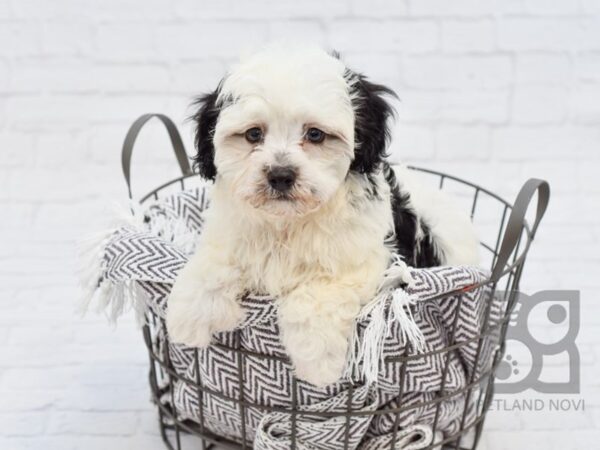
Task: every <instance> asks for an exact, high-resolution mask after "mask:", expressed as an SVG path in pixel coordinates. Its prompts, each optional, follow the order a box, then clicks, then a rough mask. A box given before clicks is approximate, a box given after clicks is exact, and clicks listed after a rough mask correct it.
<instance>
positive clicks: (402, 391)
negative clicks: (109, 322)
mask: <svg viewBox="0 0 600 450" xmlns="http://www.w3.org/2000/svg"><path fill="white" fill-rule="evenodd" d="M209 194H210V187H209V186H203V187H200V188H197V189H191V190H185V191H181V192H178V193H176V194H172V195H170V196H168V197H165V198H162V199H160V200H157V201H156V202H154V203H153V204H151V205H150V206H148V207H145V208H143V209H142V210H140V211H136V213H135V215H134V217H136V218H137V220H133V221H130V222H129V223H127V224H123V225H121V226H117V227H116V228H114V229H112V230H111V231H110V233H108V234H106V235H105V236H104V238H102V239H101V240H100V241H99V242H98V243H97V244H96V245H94V246H93V250H91V253H89V252H88V254H89V255H91V256H92V257H93V259H94V260H95V261H96V262H95V263H94V264H91V263H87V268H88V272H89V273H88V276H87V280H88V286H89V295H88V299H87V301H88V302H89V301H90V299H91V298H92V297H96V298H97V299H98V300H99V301H100V303H101V304H102V305H104V306H107V307H108V308H112V314H113V315H114V316H116V315H119V314H120V313H121V312H122V310H123V308H124V307H125V306H126V305H128V304H130V305H133V306H134V307H136V309H137V310H138V311H139V312H140V314H144V313H145V312H147V310H148V308H149V309H151V310H152V311H153V312H154V313H155V314H156V315H157V316H158V317H160V318H164V317H165V312H166V307H167V298H168V294H169V291H170V289H171V286H172V284H173V282H174V280H175V278H176V277H177V274H178V272H179V270H181V268H182V267H183V266H184V265H185V263H186V261H187V258H188V256H189V255H190V254H191V253H192V251H193V248H194V243H195V240H196V238H197V236H198V234H199V233H200V232H201V231H202V223H203V214H204V211H205V209H206V208H207V206H208V198H209ZM397 261H398V260H397ZM409 270H410V275H411V276H412V279H413V282H412V283H411V284H410V285H409V286H408V287H406V288H405V289H404V290H403V289H401V288H395V289H394V292H387V294H389V295H387V294H386V295H385V296H384V297H382V298H379V300H378V301H377V304H370V305H368V308H366V309H365V310H364V311H363V313H362V314H361V315H360V316H359V317H358V318H357V320H356V330H355V335H354V341H353V345H352V346H351V347H352V349H351V351H352V352H354V353H353V355H351V356H350V357H349V361H351V362H352V364H350V363H349V366H348V370H347V371H346V375H345V377H344V378H343V379H341V380H340V381H339V382H337V383H334V384H332V385H329V386H326V387H324V388H316V387H315V386H312V385H311V384H309V383H307V382H303V381H302V380H294V377H293V371H292V367H291V365H290V363H289V362H288V360H287V358H286V354H285V350H284V348H283V346H282V344H281V342H280V339H279V329H278V324H277V314H276V312H277V300H276V299H273V298H270V297H266V296H248V297H246V298H244V299H243V300H242V305H243V307H244V309H245V312H246V318H245V320H244V322H243V323H242V324H241V325H240V327H239V328H238V329H237V330H235V331H233V332H226V333H220V334H218V335H215V343H216V345H211V346H210V347H208V348H206V349H201V350H195V349H192V348H188V347H186V346H182V345H174V344H171V343H169V341H168V340H167V337H166V336H165V335H164V327H155V328H154V333H155V336H153V338H154V341H155V349H156V350H157V351H159V352H160V353H161V354H168V358H169V359H170V361H171V363H172V365H173V366H174V368H175V371H176V372H177V374H179V375H180V376H182V377H184V378H185V379H188V380H196V379H197V378H200V380H201V382H202V386H203V388H204V389H205V392H204V394H202V395H199V393H198V390H197V389H196V388H195V387H194V386H193V385H191V384H188V383H186V382H184V381H179V380H176V381H174V386H173V388H174V391H173V395H172V396H171V395H165V398H164V399H163V401H164V402H165V403H169V406H171V407H172V408H173V409H174V410H176V411H177V412H178V413H179V415H180V416H181V418H182V419H189V420H193V421H197V422H199V421H200V418H202V422H203V424H204V426H205V427H206V428H207V429H208V430H210V431H212V432H214V433H216V434H218V435H221V436H224V437H227V438H229V439H232V440H234V441H240V439H241V437H242V436H243V435H245V436H246V438H247V439H250V440H253V443H254V444H253V445H254V448H256V449H281V450H288V449H289V448H291V440H292V439H294V440H295V442H296V445H297V448H299V449H331V450H337V449H339V448H341V447H342V446H343V445H344V444H345V443H347V445H348V447H347V448H349V449H361V450H376V449H384V448H385V449H390V448H392V444H391V441H392V440H393V441H394V442H395V444H394V445H393V448H394V449H419V448H424V447H427V446H428V445H431V443H432V442H440V441H441V440H443V439H444V438H445V437H447V436H449V435H451V434H452V433H455V432H457V431H458V430H459V429H460V427H461V426H468V424H470V423H471V421H472V420H473V419H474V418H476V417H477V416H479V415H480V414H481V408H482V406H481V405H479V404H478V402H477V400H478V397H479V395H478V390H479V388H480V387H479V386H474V387H473V392H472V393H471V395H468V396H467V391H465V392H462V393H457V392H459V391H461V390H462V389H463V388H465V387H466V386H468V385H469V384H470V383H471V382H472V380H474V379H477V377H478V376H479V375H480V374H482V373H485V372H486V371H488V370H490V367H491V365H492V359H493V355H494V352H495V350H496V349H497V344H498V338H497V334H494V333H491V334H489V335H487V336H486V337H485V338H483V339H481V340H479V339H477V338H476V336H477V335H478V334H479V333H480V332H481V330H482V328H483V327H484V326H485V324H486V322H487V323H488V325H489V326H493V325H494V324H495V323H497V321H498V320H499V318H500V317H501V315H502V308H503V304H502V301H501V299H500V298H497V297H492V296H490V295H489V291H488V289H487V288H485V287H476V286H477V284H478V283H480V282H482V281H484V280H485V279H486V276H487V274H486V273H485V272H483V271H481V270H478V269H475V268H469V267H437V268H432V269H413V268H410V269H409ZM474 286H475V287H474ZM450 292H452V293H454V294H455V295H453V296H451V297H446V298H440V296H441V295H442V294H445V293H450ZM459 292H460V293H462V295H458V293H459ZM380 297H381V296H380ZM406 298H408V299H410V301H409V302H408V303H403V304H402V305H401V306H400V307H398V305H396V304H395V303H394V302H399V301H400V300H398V299H406ZM488 306H489V308H488ZM398 309H401V310H402V314H399V313H398ZM393 311H396V313H393ZM399 315H403V317H405V318H406V317H408V318H409V319H410V321H411V323H412V324H413V326H415V327H416V329H417V330H418V331H419V333H420V336H421V340H420V345H417V344H419V343H417V342H411V340H410V339H407V333H406V321H404V323H403V321H402V320H397V319H398V316H399ZM375 322H377V323H378V325H377V326H375V327H374V326H373V324H374V323H375ZM382 324H383V326H382ZM375 335H377V336H376V337H375V341H376V343H375V344H373V343H372V342H371V347H369V348H370V349H371V350H370V351H371V352H372V351H373V349H375V350H376V351H377V352H378V354H377V356H376V358H373V357H372V355H371V357H370V358H369V360H368V361H366V356H367V355H366V354H365V352H364V351H363V352H362V353H361V352H358V353H357V348H363V350H364V348H365V346H364V345H363V346H362V347H361V345H362V344H363V343H364V341H365V340H367V339H368V340H370V341H372V340H373V339H374V337H373V336H375ZM480 342H481V344H480ZM459 343H464V344H463V345H456V347H455V349H454V350H452V351H449V352H439V351H440V350H442V349H443V348H445V347H447V346H449V345H451V344H459ZM226 347H230V348H231V347H234V348H240V349H244V350H247V351H248V353H245V354H244V356H243V357H240V356H239V355H238V354H236V353H234V352H231V351H230V350H227V348H226ZM417 347H420V348H417ZM196 352H197V354H198V364H196V363H195V359H194V358H195V354H196ZM262 355H267V356H268V358H265V357H263V356H262ZM406 356H408V358H405V359H401V358H402V357H406ZM394 358H396V360H394ZM476 362H477V364H476ZM446 363H447V364H446ZM240 364H241V366H240ZM365 366H369V367H365ZM446 367H447V368H446ZM198 370H199V371H200V374H198V373H197V371H198ZM239 370H241V373H242V379H243V383H242V384H241V383H240V376H239V375H240V372H239ZM369 373H371V374H373V373H374V374H375V378H376V379H373V377H372V376H371V377H368V376H366V374H369ZM198 375H200V376H199V377H198ZM293 388H294V389H295V392H292V389H293ZM213 393H214V394H213ZM452 393H455V394H452ZM293 397H295V398H296V400H297V403H298V405H300V409H301V410H302V414H297V415H296V416H295V418H294V419H295V420H294V424H295V426H294V427H292V418H291V415H290V414H289V413H288V412H285V408H289V407H290V406H291V404H292V398H293ZM236 399H243V400H244V401H245V402H246V404H257V405H261V406H263V407H268V408H274V411H273V409H270V410H269V411H270V412H266V411H265V409H264V408H258V407H253V406H249V407H247V408H244V411H243V416H242V414H241V410H240V406H239V404H237V403H235V400H236ZM467 399H468V401H467ZM438 405H439V407H438ZM348 408H351V409H352V410H353V411H364V412H373V413H375V414H357V415H353V416H351V417H350V418H349V419H348V422H349V426H350V432H349V433H346V423H347V419H346V417H344V416H340V417H333V415H329V416H328V417H319V416H314V415H311V414H310V413H311V412H328V413H336V412H339V413H344V412H346V411H348ZM394 408H396V410H397V411H394ZM385 410H392V411H390V412H386V411H385ZM377 411H379V412H377ZM463 416H464V417H463ZM292 428H293V429H292ZM292 435H294V436H293V437H292Z"/></svg>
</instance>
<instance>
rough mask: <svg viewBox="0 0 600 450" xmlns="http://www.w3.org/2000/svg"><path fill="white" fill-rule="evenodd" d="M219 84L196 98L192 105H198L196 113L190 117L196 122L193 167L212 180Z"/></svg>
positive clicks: (214, 169) (215, 170) (213, 177)
mask: <svg viewBox="0 0 600 450" xmlns="http://www.w3.org/2000/svg"><path fill="white" fill-rule="evenodd" d="M219 91H220V86H219V87H218V88H217V89H215V91H214V92H211V93H209V94H204V95H201V96H200V97H198V98H197V99H196V101H195V102H194V105H196V106H197V107H198V110H197V111H196V113H195V114H194V115H193V116H192V117H191V118H192V120H193V121H194V122H195V123H196V136H195V138H194V144H195V145H196V156H195V157H194V167H195V168H197V169H198V172H199V173H200V175H201V176H202V177H204V178H206V179H208V180H214V179H215V177H216V176H217V168H216V167H215V146H214V143H213V136H214V134H215V127H216V125H217V119H218V117H219V113H220V112H221V108H220V107H219V105H218V104H217V99H218V97H219Z"/></svg>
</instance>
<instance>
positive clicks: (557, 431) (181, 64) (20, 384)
mask: <svg viewBox="0 0 600 450" xmlns="http://www.w3.org/2000/svg"><path fill="white" fill-rule="evenodd" d="M277 38H288V39H302V40H310V41H314V42H318V43H321V44H323V45H325V46H328V47H335V48H337V49H339V50H340V51H342V53H343V55H344V57H345V59H346V60H347V61H348V63H349V64H350V65H352V66H353V67H355V68H356V69H358V70H361V71H363V72H365V73H367V74H369V75H371V76H372V78H373V79H375V80H377V81H379V82H382V83H386V84H389V85H390V86H391V87H393V88H394V89H395V90H396V92H397V93H398V94H399V96H400V98H401V99H402V101H401V103H399V104H398V105H397V107H398V118H399V120H398V123H397V125H396V126H395V139H394V143H393V155H394V157H396V158H402V159H404V160H405V161H407V162H414V163H416V164H419V165H424V166H428V167H432V168H438V169H442V170H445V171H448V172H451V173H455V174H458V175H460V176H462V177H464V178H468V179H471V180H473V181H475V182H478V183H481V184H483V185H485V186H488V187H490V188H492V189H493V190H495V191H498V192H499V193H501V194H503V195H505V196H507V197H511V198H512V197H513V196H514V195H515V193H516V192H517V189H518V188H519V186H520V183H522V182H523V181H524V180H525V179H526V178H528V177H531V176H537V177H543V178H547V179H548V180H549V181H550V182H551V185H552V189H553V194H554V196H553V199H552V204H551V207H550V209H549V211H548V214H547V218H546V220H545V223H544V224H543V226H542V228H541V230H540V234H539V239H538V241H537V242H535V244H534V247H533V249H532V252H531V255H530V261H529V267H528V269H527V270H526V272H525V276H524V280H523V287H524V288H525V289H526V290H527V291H529V292H535V291H536V290H540V289H552V288H570V289H581V290H582V315H583V323H582V327H581V333H580V339H579V343H580V351H581V355H582V379H583V386H582V394H581V398H584V399H585V402H586V409H585V411H584V412H563V413H551V412H516V413H515V412H505V411H495V412H493V413H490V417H489V420H488V422H487V430H488V431H487V433H486V434H485V435H484V438H483V447H484V448H486V449H493V450H499V449H505V448H506V449H511V450H512V449H520V448H534V449H560V450H568V449H572V450H575V449H577V450H580V449H582V448H591V447H595V446H597V442H599V440H600V431H599V429H600V398H599V397H600V381H598V376H597V374H598V373H599V368H600V365H599V364H600V362H599V361H600V351H599V350H598V349H599V348H600V334H599V331H600V319H599V317H600V306H598V305H599V303H598V301H597V299H596V298H595V297H596V295H597V292H598V288H600V282H599V281H598V276H597V272H598V271H599V270H600V256H598V255H599V254H600V253H599V251H600V246H599V245H598V244H599V242H600V212H599V211H600V208H598V206H599V204H600V203H599V201H600V181H599V176H598V174H599V173H600V1H599V0H453V1H448V0H395V1H383V0H376V1H363V0H333V1H322V0H319V1H317V0H310V1H306V2H298V1H291V0H279V1H274V0H257V1H253V2H243V1H234V0H226V1H219V2H216V1H210V2H209V1H204V2H203V1H197V0H101V1H100V0H98V1H92V0H57V1H53V2H49V1H43V0H0V211H1V212H2V214H1V217H2V220H0V236H1V237H0V308H1V309H0V310H1V311H2V312H1V313H0V399H1V400H0V448H2V449H7V450H16V449H40V448H44V449H60V450H65V449H81V448H86V449H105V448H107V447H112V448H115V449H121V448H122V449H125V448H126V449H142V448H143V449H154V448H155V449H159V448H162V445H161V443H160V438H159V437H158V435H157V429H156V426H155V417H154V414H153V410H152V407H151V406H150V404H149V402H148V392H147V387H146V378H145V370H146V369H145V364H146V360H145V352H144V349H143V344H142V340H141V336H139V333H138V332H137V331H136V330H135V329H134V327H133V323H132V320H131V318H128V319H127V320H124V321H123V323H122V324H121V326H119V327H118V328H117V329H116V330H112V329H111V328H110V327H109V326H107V325H106V323H105V321H104V319H103V318H102V317H97V316H93V315H91V316H89V317H87V318H85V319H79V318H77V317H75V316H74V314H73V306H74V303H75V300H76V298H77V295H78V292H77V290H76V288H75V276H74V270H75V260H74V255H75V248H74V244H75V241H76V240H77V239H78V238H79V237H81V236H82V235H84V234H85V233H87V232H89V231H92V230H95V229H96V228H97V226H98V222H99V218H100V217H102V215H103V214H104V211H105V208H106V205H107V204H110V203H111V202H113V201H114V200H120V199H123V198H124V195H125V189H124V183H123V181H122V177H121V173H120V167H119V150H120V145H121V142H122V139H123V136H124V134H125V132H126V129H127V126H128V125H129V123H130V122H131V121H132V120H133V119H134V118H136V117H137V116H138V115H139V114H141V113H145V112H148V111H161V112H165V113H167V114H169V115H171V116H172V117H173V118H174V119H175V120H176V121H177V122H178V123H179V124H180V125H181V127H182V129H183V130H184V137H185V139H186V143H187V144H188V148H189V146H190V129H189V124H186V123H184V119H185V117H186V116H187V114H188V113H189V110H187V106H188V104H189V102H190V99H191V97H192V96H193V95H194V94H197V93H199V92H202V91H205V90H207V89H210V88H211V87H213V86H214V85H215V83H216V82H217V81H218V79H219V77H220V76H221V75H222V74H223V72H224V71H225V69H226V67H227V65H228V64H229V63H231V61H232V60H234V59H235V57H236V55H237V54H238V53H239V52H241V51H242V50H244V49H246V48H247V47H248V46H252V45H257V44H260V43H263V42H267V41H269V40H272V39H277ZM166 145H167V139H166V137H165V136H164V133H163V131H162V130H160V129H159V128H158V127H154V128H150V129H148V130H147V131H145V133H144V135H143V136H142V137H141V139H140V146H139V148H138V150H139V152H138V154H136V155H135V158H134V165H135V168H134V171H133V172H134V173H133V175H134V190H135V191H136V192H139V193H141V192H143V191H144V190H145V189H148V188H150V187H151V186H153V185H155V184H157V183H158V182H160V181H162V180H164V179H166V178H168V177H169V176H170V175H174V174H175V173H176V169H175V164H174V163H173V161H171V158H170V154H168V152H166V150H165V147H166ZM142 151H143V152H144V153H142ZM544 329H545V328H544V327H543V324H541V325H539V330H538V331H541V332H544ZM546 330H547V329H546ZM24 351H26V353H23V352H24ZM557 364H558V365H557V366H556V370H560V369H561V364H562V365H564V364H566V362H564V361H562V362H561V361H558V362H557ZM567 429H568V431H569V432H567V431H566V430H567Z"/></svg>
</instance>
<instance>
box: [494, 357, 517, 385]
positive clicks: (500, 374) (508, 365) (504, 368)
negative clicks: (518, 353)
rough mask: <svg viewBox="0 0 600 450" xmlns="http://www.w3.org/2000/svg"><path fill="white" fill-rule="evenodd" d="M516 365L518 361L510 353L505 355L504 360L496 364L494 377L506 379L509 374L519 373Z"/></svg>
mask: <svg viewBox="0 0 600 450" xmlns="http://www.w3.org/2000/svg"><path fill="white" fill-rule="evenodd" d="M518 365H519V363H518V362H517V360H516V359H513V358H512V356H511V355H506V356H505V357H504V360H503V361H502V362H501V363H500V364H499V365H498V369H496V378H497V379H499V380H507V379H509V378H510V377H511V375H519V369H518V368H517V366H518Z"/></svg>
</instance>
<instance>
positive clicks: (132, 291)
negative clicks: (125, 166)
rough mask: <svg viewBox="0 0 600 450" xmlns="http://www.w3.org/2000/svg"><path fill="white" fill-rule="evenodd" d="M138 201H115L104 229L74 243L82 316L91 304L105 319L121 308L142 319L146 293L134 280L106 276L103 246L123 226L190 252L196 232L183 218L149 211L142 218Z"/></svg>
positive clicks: (115, 316) (141, 321)
mask: <svg viewBox="0 0 600 450" xmlns="http://www.w3.org/2000/svg"><path fill="white" fill-rule="evenodd" d="M147 214H148V213H144V211H143V210H142V207H141V205H139V204H138V203H135V202H133V201H130V202H129V204H128V205H127V206H126V207H123V206H122V205H115V206H114V207H113V208H112V211H110V212H109V214H107V216H108V217H110V218H111V219H110V220H109V224H108V225H107V228H106V231H105V232H102V233H96V234H95V235H91V236H89V237H87V238H85V239H83V240H82V241H81V242H80V243H79V245H78V254H79V262H80V267H79V271H78V272H79V280H80V287H81V289H82V297H81V301H80V303H79V305H78V307H77V312H78V313H79V314H80V315H81V316H83V315H85V314H86V313H87V311H89V310H90V307H91V305H92V304H95V305H96V308H95V310H96V311H97V312H98V313H100V312H104V313H105V314H106V316H107V318H108V320H109V321H110V322H111V323H113V324H115V323H116V322H117V319H118V318H119V317H121V316H122V315H123V314H124V313H125V312H127V311H130V310H132V309H133V310H134V311H135V316H136V320H137V322H138V324H139V325H143V324H144V323H145V320H146V307H147V306H146V296H145V294H144V292H143V291H142V290H141V288H140V287H139V284H138V282H137V281H136V280H125V281H116V280H111V279H107V278H106V277H105V274H106V269H107V267H106V260H105V253H104V252H105V249H106V246H107V245H108V244H109V242H110V240H111V238H112V237H113V235H114V234H115V233H117V232H118V231H119V230H120V229H122V228H123V227H129V228H132V229H135V230H139V231H144V232H149V233H151V234H153V235H155V236H160V237H161V238H162V239H164V240H166V241H167V242H171V243H172V244H173V245H174V246H175V247H177V248H178V249H179V250H180V251H182V252H183V253H185V254H190V253H192V252H193V250H194V248H195V246H196V241H197V239H198V233H197V232H195V231H194V230H190V228H189V227H188V226H187V224H186V223H185V222H184V221H183V220H173V219H170V218H168V217H167V216H166V215H164V214H163V215H159V214H151V212H150V214H151V215H152V220H149V221H148V220H146V216H147Z"/></svg>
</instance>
